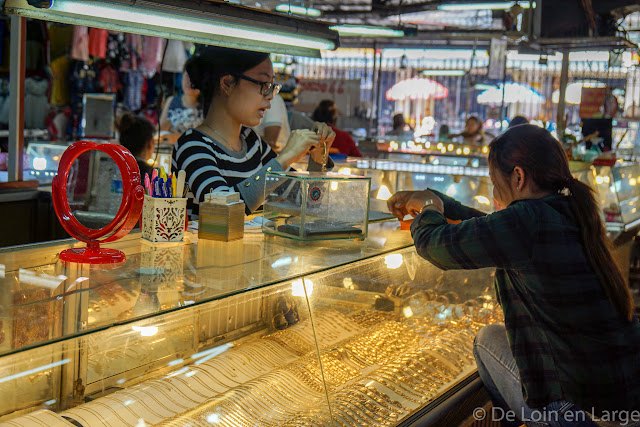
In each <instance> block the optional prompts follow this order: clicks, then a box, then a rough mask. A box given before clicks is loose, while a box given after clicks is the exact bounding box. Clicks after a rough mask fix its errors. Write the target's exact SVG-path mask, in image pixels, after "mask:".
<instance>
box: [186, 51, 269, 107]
mask: <svg viewBox="0 0 640 427" xmlns="http://www.w3.org/2000/svg"><path fill="white" fill-rule="evenodd" d="M267 59H269V54H268V53H264V52H252V51H249V50H239V49H230V48H226V47H219V46H206V47H204V48H202V49H200V50H199V51H198V52H196V54H195V55H193V56H192V57H191V58H189V60H188V61H187V63H186V64H185V70H186V71H187V73H189V78H190V79H191V87H192V88H194V89H200V96H201V97H202V107H203V110H204V115H205V116H206V115H207V113H208V111H209V107H210V106H211V102H212V101H213V98H214V96H216V95H217V94H218V93H220V79H221V78H222V77H224V76H228V75H231V76H233V77H234V79H235V81H237V76H239V75H240V74H243V73H244V72H245V71H247V70H250V69H252V68H253V67H255V66H256V65H258V64H260V63H261V62H263V61H265V60H267Z"/></svg>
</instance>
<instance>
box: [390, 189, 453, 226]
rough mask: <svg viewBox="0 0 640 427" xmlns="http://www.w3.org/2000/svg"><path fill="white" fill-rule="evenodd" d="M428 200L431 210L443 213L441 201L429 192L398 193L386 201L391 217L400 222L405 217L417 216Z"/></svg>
mask: <svg viewBox="0 0 640 427" xmlns="http://www.w3.org/2000/svg"><path fill="white" fill-rule="evenodd" d="M429 199H431V200H432V201H433V205H432V207H433V209H435V210H437V211H438V212H440V213H444V204H443V203H442V200H441V199H440V197H438V196H436V195H435V194H434V193H432V192H431V191H429V190H423V191H399V192H397V193H396V194H394V195H393V196H391V198H390V199H389V200H387V207H388V208H389V211H390V212H391V213H392V214H393V215H395V216H396V217H397V218H398V219H400V220H402V219H404V217H405V216H406V215H411V216H413V217H415V216H417V215H418V214H419V213H420V212H422V208H423V207H424V205H425V203H426V202H427V200H429Z"/></svg>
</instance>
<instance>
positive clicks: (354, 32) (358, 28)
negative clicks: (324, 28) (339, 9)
mask: <svg viewBox="0 0 640 427" xmlns="http://www.w3.org/2000/svg"><path fill="white" fill-rule="evenodd" d="M330 28H331V29H332V30H335V31H337V32H338V33H339V34H340V35H341V36H366V37H402V36H404V31H402V30H394V29H393V28H386V27H373V26H366V25H334V26H333V27H330Z"/></svg>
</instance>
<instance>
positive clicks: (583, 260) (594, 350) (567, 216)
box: [388, 124, 640, 426]
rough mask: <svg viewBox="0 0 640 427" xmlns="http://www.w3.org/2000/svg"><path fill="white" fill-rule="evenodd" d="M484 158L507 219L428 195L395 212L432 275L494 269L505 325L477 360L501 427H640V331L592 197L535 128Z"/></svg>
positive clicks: (479, 345) (480, 341) (405, 199)
mask: <svg viewBox="0 0 640 427" xmlns="http://www.w3.org/2000/svg"><path fill="white" fill-rule="evenodd" d="M489 150H490V151H489V171H490V174H491V180H492V182H493V185H494V190H493V194H494V198H495V199H496V202H497V204H498V205H500V206H503V207H504V209H501V210H499V211H497V212H495V213H492V214H490V215H486V214H484V213H482V212H479V211H476V210H474V209H472V208H468V207H465V206H463V205H461V204H460V203H458V202H456V201H455V200H453V199H451V198H450V197H447V196H445V195H443V194H441V193H439V192H436V191H429V190H425V191H415V192H400V193H397V194H395V195H394V196H393V197H392V198H391V199H389V202H388V203H389V208H390V209H391V211H392V212H393V213H394V214H395V215H396V216H398V217H404V216H405V215H406V214H412V215H417V216H416V218H415V219H414V221H413V223H412V226H411V232H412V235H413V238H414V241H415V245H416V249H417V251H418V253H419V254H420V255H421V256H422V257H424V258H426V259H427V260H429V261H430V262H432V263H433V264H434V265H436V266H438V267H439V268H442V269H445V270H446V269H475V268H483V267H495V268H496V279H495V289H496V292H497V296H498V300H499V302H500V304H501V306H502V310H503V312H504V317H505V325H498V324H494V325H488V326H486V327H484V328H483V329H481V330H480V331H479V333H478V335H477V336H476V340H475V344H474V356H475V358H476V362H477V365H478V372H479V374H480V378H481V379H482V380H483V382H484V384H485V387H486V388H487V390H488V392H489V393H490V395H491V397H492V400H493V403H494V406H496V407H499V408H502V409H503V412H502V413H505V412H504V411H507V410H511V411H513V412H512V414H514V415H515V417H516V418H515V419H512V420H515V422H513V423H509V422H504V421H503V425H521V424H522V423H523V422H525V423H526V424H527V426H532V425H535V426H537V425H545V426H592V425H595V424H594V421H596V420H604V419H605V417H606V416H608V415H610V414H612V411H622V412H618V414H620V416H621V417H622V418H618V419H613V420H612V419H611V418H610V417H609V418H608V420H609V421H615V422H617V424H615V423H614V424H609V425H627V426H628V425H638V424H640V423H636V424H634V423H633V422H629V419H627V420H626V422H625V419H623V418H624V414H625V413H626V414H627V415H628V414H631V413H632V412H631V411H634V410H638V408H640V381H639V380H640V324H639V323H638V319H637V318H635V317H634V316H633V302H632V298H631V293H630V291H629V287H628V285H627V284H626V282H625V280H624V277H623V275H622V273H621V272H620V269H619V267H618V265H617V264H616V261H615V259H614V256H613V248H612V244H611V241H610V240H609V238H608V237H607V234H606V229H605V227H604V224H603V222H602V218H601V212H600V208H599V205H598V202H597V200H596V196H595V194H594V191H593V190H592V189H591V188H590V187H589V186H587V185H585V184H584V183H582V182H580V181H578V180H576V179H574V178H573V177H572V176H571V172H570V171H569V165H568V162H567V158H566V155H565V153H564V150H563V149H562V147H561V145H560V143H559V142H558V141H557V140H556V139H554V138H553V137H552V136H551V134H550V133H549V132H548V131H546V130H544V129H542V128H539V127H537V126H534V125H528V124H524V125H520V126H515V127H513V128H510V129H508V130H507V131H506V132H504V133H503V134H502V135H500V136H499V137H497V138H496V139H494V140H493V141H492V142H491V144H490V145H489ZM447 218H448V219H451V220H462V221H461V222H460V223H458V224H449V223H448V221H447ZM625 411H626V412H625ZM541 417H543V418H541ZM541 419H544V423H542V424H538V423H536V422H535V421H537V420H541ZM632 421H633V420H632Z"/></svg>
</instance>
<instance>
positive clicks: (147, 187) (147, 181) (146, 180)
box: [144, 173, 151, 196]
mask: <svg viewBox="0 0 640 427" xmlns="http://www.w3.org/2000/svg"><path fill="white" fill-rule="evenodd" d="M144 189H145V190H146V192H147V196H151V180H150V179H149V174H148V173H145V174H144Z"/></svg>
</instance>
